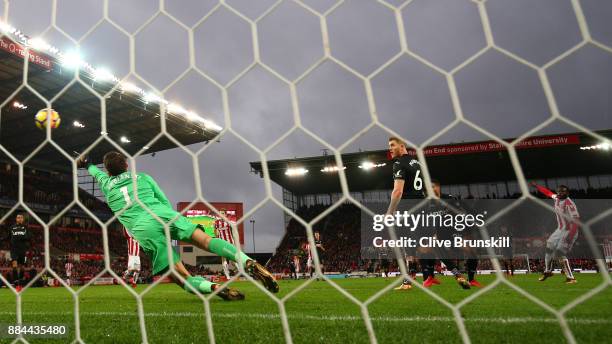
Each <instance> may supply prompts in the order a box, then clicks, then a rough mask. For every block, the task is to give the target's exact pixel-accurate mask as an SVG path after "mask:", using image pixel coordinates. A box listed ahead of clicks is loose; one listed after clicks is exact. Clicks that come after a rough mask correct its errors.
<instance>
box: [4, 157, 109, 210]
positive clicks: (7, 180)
mask: <svg viewBox="0 0 612 344" xmlns="http://www.w3.org/2000/svg"><path fill="white" fill-rule="evenodd" d="M18 173H19V172H18V168H17V166H15V165H11V164H0V181H1V182H0V201H1V200H3V201H5V202H9V201H14V200H17V199H18V195H19V183H18V180H19V178H18V177H19V174H18ZM73 198H74V195H73V192H72V180H71V179H70V177H69V175H66V174H60V173H52V172H45V171H40V170H34V169H27V171H25V173H24V177H23V200H24V203H26V204H27V205H28V206H29V207H30V208H32V209H35V210H45V211H49V212H51V213H57V212H59V211H61V210H62V209H64V208H65V207H66V206H68V205H69V204H70V203H71V202H72V201H73ZM79 199H80V200H81V202H82V203H83V205H85V206H86V207H87V208H88V209H89V210H91V211H93V212H96V211H98V212H108V211H109V209H108V207H107V206H106V204H105V203H104V202H101V201H100V200H98V199H96V198H95V197H93V196H92V195H91V194H89V193H88V192H86V191H85V190H82V189H79Z"/></svg>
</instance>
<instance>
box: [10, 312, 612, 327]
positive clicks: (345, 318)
mask: <svg viewBox="0 0 612 344" xmlns="http://www.w3.org/2000/svg"><path fill="white" fill-rule="evenodd" d="M80 314H81V315H82V316H88V315H90V316H113V317H115V316H134V317H136V315H137V314H136V313H134V312H80ZM0 315H15V312H0ZM24 315H26V316H27V315H35V316H53V315H55V316H57V315H64V316H72V315H73V313H72V312H24ZM147 316H148V317H187V318H195V317H203V316H204V313H196V312H151V313H146V314H145V317H147ZM212 316H213V318H251V319H264V320H278V319H280V316H279V315H278V314H269V313H214V314H212ZM287 316H288V318H290V319H300V320H312V321H351V322H352V321H363V318H361V317H358V316H353V315H332V316H327V315H321V316H316V315H307V314H288V315H287ZM371 319H372V321H374V322H417V321H418V322H423V321H426V322H437V321H444V322H454V321H455V318H453V317H449V316H409V317H390V316H386V317H371ZM463 320H464V321H467V322H475V323H496V324H516V323H519V324H522V323H533V322H538V323H558V322H559V321H558V319H557V318H543V317H510V318H499V317H498V318H463ZM566 320H567V321H568V322H569V323H573V324H587V325H588V324H591V325H596V324H612V320H610V319H589V318H567V319H566Z"/></svg>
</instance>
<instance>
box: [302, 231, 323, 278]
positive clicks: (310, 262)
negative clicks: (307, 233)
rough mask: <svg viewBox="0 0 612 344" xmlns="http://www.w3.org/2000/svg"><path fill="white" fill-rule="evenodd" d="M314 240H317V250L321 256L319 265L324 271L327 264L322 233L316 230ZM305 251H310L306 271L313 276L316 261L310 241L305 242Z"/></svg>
mask: <svg viewBox="0 0 612 344" xmlns="http://www.w3.org/2000/svg"><path fill="white" fill-rule="evenodd" d="M313 234H314V242H315V247H314V248H315V250H317V255H318V256H319V265H320V266H321V272H323V271H324V265H323V264H325V258H324V253H325V248H324V247H323V241H322V240H321V233H319V232H318V231H315V232H314V233H313ZM304 251H305V252H307V253H308V259H307V260H306V271H307V272H308V274H309V275H310V277H312V272H313V270H314V261H313V259H312V250H311V249H310V244H309V243H308V242H306V243H304Z"/></svg>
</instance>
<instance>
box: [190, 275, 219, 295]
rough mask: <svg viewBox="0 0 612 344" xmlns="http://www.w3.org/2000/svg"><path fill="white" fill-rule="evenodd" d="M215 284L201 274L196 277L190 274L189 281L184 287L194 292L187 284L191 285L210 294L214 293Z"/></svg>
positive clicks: (201, 291)
mask: <svg viewBox="0 0 612 344" xmlns="http://www.w3.org/2000/svg"><path fill="white" fill-rule="evenodd" d="M213 284H214V283H212V282H210V281H209V280H207V279H205V278H202V277H199V276H195V277H194V276H190V277H187V281H186V283H185V285H184V286H183V288H185V290H186V291H188V292H190V293H193V291H192V290H191V288H189V287H188V286H187V285H191V286H192V287H193V289H196V290H198V291H199V292H200V293H202V294H210V293H212V286H213Z"/></svg>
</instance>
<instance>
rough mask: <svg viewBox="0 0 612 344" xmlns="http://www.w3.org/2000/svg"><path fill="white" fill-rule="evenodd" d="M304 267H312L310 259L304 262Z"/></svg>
mask: <svg viewBox="0 0 612 344" xmlns="http://www.w3.org/2000/svg"><path fill="white" fill-rule="evenodd" d="M306 267H308V268H312V267H314V264H312V258H308V260H307V261H306Z"/></svg>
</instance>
